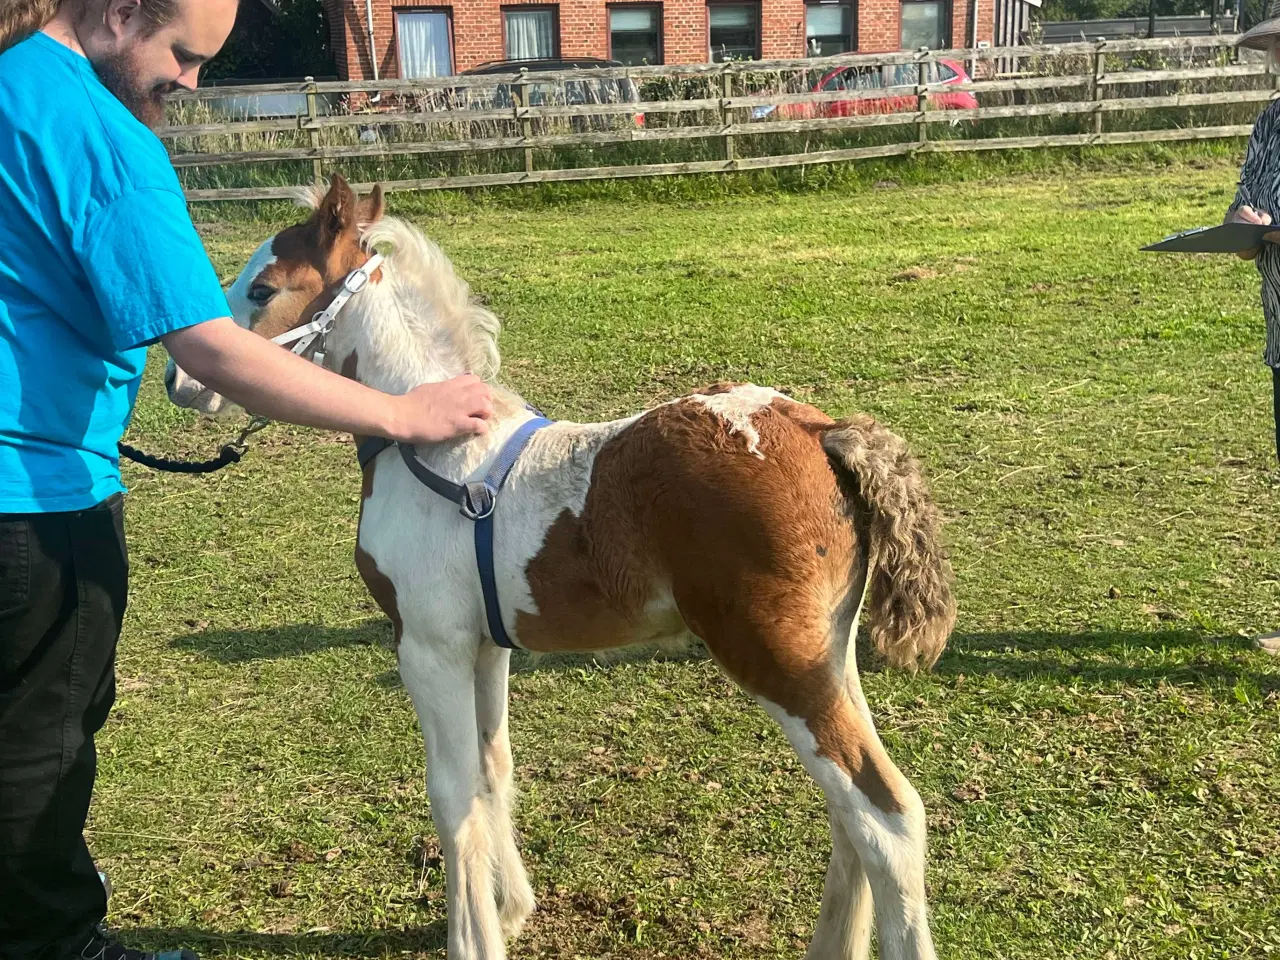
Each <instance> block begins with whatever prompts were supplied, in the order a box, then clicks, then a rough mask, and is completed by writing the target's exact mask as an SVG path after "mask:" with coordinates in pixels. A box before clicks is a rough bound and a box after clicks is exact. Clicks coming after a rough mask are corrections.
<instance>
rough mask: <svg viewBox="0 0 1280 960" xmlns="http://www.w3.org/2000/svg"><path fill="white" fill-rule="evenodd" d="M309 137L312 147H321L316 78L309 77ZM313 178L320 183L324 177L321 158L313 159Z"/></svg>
mask: <svg viewBox="0 0 1280 960" xmlns="http://www.w3.org/2000/svg"><path fill="white" fill-rule="evenodd" d="M306 84H307V139H309V140H310V141H311V149H312V150H319V149H320V128H319V127H317V126H316V113H317V111H316V78H315V77H307V79H306ZM311 179H312V180H314V181H316V182H317V183H319V182H320V181H321V180H323V179H324V169H323V165H322V164H321V162H320V158H319V157H316V158H315V159H313V160H312V161H311Z"/></svg>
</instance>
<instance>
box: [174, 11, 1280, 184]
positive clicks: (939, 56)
mask: <svg viewBox="0 0 1280 960" xmlns="http://www.w3.org/2000/svg"><path fill="white" fill-rule="evenodd" d="M1234 39H1235V38H1234V37H1229V36H1207V37H1195V38H1182V39H1157V40H1123V41H1110V42H1095V43H1076V44H1063V45H1057V46H1035V47H1028V46H1022V47H1006V48H988V49H979V50H951V51H928V52H926V51H921V52H919V53H898V54H850V55H843V56H839V57H829V58H822V59H797V60H775V61H746V62H742V61H739V62H731V63H725V64H696V65H671V66H652V67H650V66H646V67H630V68H610V69H599V70H565V71H556V72H539V73H529V72H527V71H520V72H515V71H513V72H511V73H510V74H506V73H504V74H488V75H481V76H451V77H438V78H432V79H426V80H413V81H402V80H383V81H380V82H371V81H352V82H346V81H343V82H328V83H316V82H307V83H304V84H276V85H260V86H245V87H211V88H200V89H198V90H196V91H192V92H183V93H182V94H178V95H175V96H174V97H172V101H173V106H172V108H171V109H172V110H173V111H174V112H175V113H176V114H178V115H182V114H184V113H185V114H187V115H188V122H183V123H178V124H175V125H172V126H167V127H164V128H162V129H161V130H160V131H159V134H160V136H161V137H162V138H163V139H165V140H166V141H167V142H168V143H169V144H170V146H171V152H172V156H173V162H174V165H175V166H176V167H177V168H179V171H180V173H185V172H187V171H191V170H199V169H204V170H208V169H210V168H216V169H217V170H220V171H223V173H225V174H226V176H225V179H229V180H231V181H232V182H235V181H236V173H235V171H237V170H240V169H242V168H244V167H245V166H246V165H251V168H252V169H255V170H258V171H260V172H261V171H269V170H270V169H275V170H276V171H277V173H276V174H271V173H269V172H263V173H262V175H261V176H259V177H256V178H250V179H254V181H255V182H253V183H250V184H248V185H242V186H225V185H221V184H219V185H213V186H209V185H205V186H199V185H194V186H193V185H191V184H190V183H188V184H187V187H188V189H187V196H188V198H189V199H190V200H193V201H202V200H246V199H269V198H282V197H288V196H290V195H292V193H293V192H294V190H295V189H296V186H295V185H296V184H297V183H299V182H300V181H307V182H310V181H312V180H313V179H314V178H318V177H320V176H322V175H324V174H325V173H326V172H327V171H329V170H343V169H344V166H353V165H357V164H358V163H361V162H367V161H370V160H381V161H385V160H389V159H390V158H397V159H396V162H397V163H401V164H404V163H407V162H408V161H410V160H413V159H414V158H418V160H419V161H421V160H423V159H424V158H425V159H426V160H430V159H431V158H439V157H441V156H446V155H447V156H452V157H457V156H458V155H462V156H464V157H473V158H475V157H484V156H488V155H495V156H499V157H501V158H504V159H502V160H500V161H499V162H500V163H508V164H509V165H510V166H511V167H512V169H506V170H498V171H486V172H479V173H471V174H467V173H458V172H452V173H448V174H445V175H436V176H420V177H403V176H402V177H399V178H396V177H395V176H392V177H391V178H390V179H383V178H382V177H381V176H379V177H378V179H379V181H380V182H382V183H383V186H384V187H385V188H386V189H388V190H434V189H447V188H458V187H480V186H495V185H506V184H523V183H548V182H557V181H572V180H599V179H612V178H623V177H645V176H663V175H673V174H691V173H707V172H728V171H740V170H758V169H765V168H778V167H788V166H798V165H805V164H818V163H831V162H835V161H848V160H862V159H868V158H874V157H889V156H900V155H907V154H918V153H924V152H934V153H937V152H962V151H963V152H967V151H979V150H1005V149H1019V148H1028V147H1052V146H1087V145H1093V144H1132V143H1149V142H1161V141H1179V140H1182V141H1185V140H1205V139H1211V138H1219V137H1242V136H1246V135H1247V134H1248V133H1249V131H1250V129H1251V124H1252V117H1253V115H1254V114H1255V113H1256V112H1257V110H1258V109H1260V107H1261V105H1262V104H1264V103H1265V102H1266V101H1269V100H1271V99H1273V98H1275V97H1276V96H1280V76H1277V75H1276V74H1274V73H1272V72H1271V70H1270V68H1269V66H1268V65H1267V63H1266V62H1265V61H1263V60H1261V59H1253V60H1244V61H1241V59H1240V57H1239V56H1238V55H1237V54H1236V53H1235V52H1234V51H1233V49H1232V44H1233V42H1234ZM941 61H952V62H957V61H959V62H962V63H964V64H965V65H966V67H967V69H968V72H969V73H970V75H971V76H979V77H981V76H983V75H985V74H990V73H991V72H992V71H991V70H990V66H991V65H992V64H994V63H995V62H997V61H1003V62H1005V63H1009V62H1012V63H1014V64H1015V65H1016V68H1017V76H1014V77H999V78H995V79H976V80H970V81H968V82H964V83H955V82H951V83H940V82H930V80H931V78H936V77H937V76H938V70H939V68H937V67H935V66H933V65H935V64H938V63H939V62H941ZM846 68H851V69H853V70H856V71H858V72H860V73H862V74H863V75H871V76H879V77H880V78H882V80H883V81H884V82H887V83H888V84H889V85H887V86H886V85H882V86H877V87H874V88H870V89H844V90H823V89H817V90H815V89H814V87H815V86H816V85H817V84H816V83H815V81H814V78H815V77H821V76H824V75H826V74H828V73H829V72H830V71H833V70H836V69H846ZM942 69H943V70H944V72H948V73H949V72H950V71H949V70H947V69H946V68H945V67H944V68H942ZM876 71H879V72H878V73H877V72H876ZM906 77H910V78H913V79H914V81H915V82H912V83H903V82H902V80H903V79H904V78H906ZM762 78H763V79H762ZM600 80H608V81H617V82H621V84H626V85H627V86H628V89H630V90H633V91H636V90H638V91H640V92H641V99H639V100H635V101H634V102H628V101H626V100H625V99H624V100H622V101H620V102H598V103H577V104H575V103H568V102H565V103H554V102H553V103H545V102H544V103H543V104H541V105H537V104H534V103H532V101H531V98H530V91H531V90H534V89H537V90H544V91H545V90H546V89H547V88H548V87H558V88H559V89H562V90H563V89H566V88H565V87H564V85H565V84H571V85H572V84H573V83H574V82H577V81H589V82H590V81H600ZM617 82H615V83H614V84H613V86H612V87H610V88H609V89H613V90H615V91H616V90H618V89H620V88H621V84H620V83H617ZM597 88H598V85H597ZM1214 88H1219V89H1214ZM495 89H499V90H505V91H506V93H505V99H507V100H508V101H509V102H510V106H506V105H495V104H494V102H493V97H492V95H493V91H494V90H495ZM673 90H675V91H676V92H677V93H678V94H680V95H679V96H673V95H672V91H673ZM957 93H971V94H973V95H974V97H975V98H976V100H977V104H978V105H977V106H976V107H970V108H964V109H939V108H937V107H938V106H939V104H938V101H937V98H938V97H939V96H941V95H944V94H957ZM271 94H293V95H297V96H298V99H299V104H300V105H301V104H303V103H305V109H304V108H302V107H301V106H300V109H299V113H298V116H296V117H286V118H278V119H254V120H242V121H237V120H226V119H220V118H219V119H216V120H215V119H214V118H213V117H212V116H209V117H208V118H207V119H208V120H209V122H190V115H192V114H193V113H196V112H198V110H193V108H194V107H196V105H197V104H199V102H201V101H211V100H216V99H221V98H227V97H235V96H240V97H256V96H263V95H271ZM650 96H652V97H653V98H652V99H645V97H650ZM335 97H341V98H343V99H344V102H342V103H341V104H339V107H338V110H339V112H337V113H335V114H332V115H325V113H324V111H322V110H321V109H320V106H321V105H322V104H326V103H329V102H330V101H332V99H333V98H335ZM887 98H895V100H893V101H890V100H889V99H887ZM500 99H501V98H500ZM904 100H905V104H904ZM375 101H376V102H375ZM993 101H998V102H993ZM477 104H478V108H477ZM836 104H839V106H838V107H836V106H833V105H836ZM1240 105H1250V106H1249V107H1248V110H1247V117H1246V116H1240V114H1242V111H1241V110H1236V111H1235V114H1237V115H1236V116H1232V117H1229V118H1228V122H1213V121H1215V120H1221V115H1222V114H1223V113H1230V112H1231V110H1230V108H1232V107H1239V106H1240ZM1252 105H1257V108H1256V109H1255V108H1254V106H1252ZM904 106H905V109H904V108H903V107H904ZM757 108H765V109H764V110H758V109H757ZM768 108H773V109H772V111H771V112H769V114H768V115H765V116H758V115H759V114H762V113H765V112H766V111H768ZM913 108H914V109H913ZM204 110H205V113H210V111H209V106H208V104H207V103H206V104H205V107H204ZM1189 110H1199V111H1200V113H1201V114H1205V115H1209V119H1210V121H1211V122H1207V123H1205V122H1201V123H1200V124H1198V125H1197V124H1195V123H1194V122H1187V119H1186V112H1187V111H1189ZM1179 111H1182V113H1178V112H1179ZM1215 111H1216V114H1215ZM779 114H782V116H783V118H781V119H779V118H778V115H779ZM1144 114H1145V115H1147V118H1148V120H1151V118H1154V119H1155V121H1156V125H1155V126H1152V125H1151V123H1148V125H1147V127H1146V128H1141V129H1109V126H1110V125H1109V124H1108V123H1107V121H1106V119H1105V118H1107V117H1108V116H1119V115H1124V116H1126V117H1129V118H1132V117H1133V116H1135V115H1144ZM641 115H642V116H643V119H642V120H641ZM1072 117H1074V118H1076V121H1077V123H1076V126H1077V128H1078V129H1076V130H1073V131H1070V132H1061V131H1050V132H1039V131H1037V132H1031V133H1024V134H1023V135H1007V134H1005V135H996V136H984V135H977V136H974V135H972V134H973V133H978V134H982V133H983V132H984V130H985V129H986V128H984V126H983V125H984V123H986V124H987V127H989V126H990V123H989V122H990V121H1000V122H1009V121H1026V120H1028V119H1030V118H1046V119H1054V120H1056V121H1062V120H1065V119H1066V118H1072ZM1201 119H1202V121H1203V117H1202V118H1201ZM964 121H969V123H967V124H966V123H964ZM641 122H643V125H640V124H641ZM556 123H559V124H561V126H562V127H563V126H566V125H567V126H569V127H570V129H569V130H568V131H567V132H564V131H563V130H562V129H560V128H556V127H555V124H556ZM486 124H487V125H488V127H489V129H488V130H487V132H486V133H485V134H484V135H474V134H471V133H469V132H470V131H474V130H475V129H476V127H477V126H484V125H486ZM593 125H594V126H599V125H603V126H604V129H595V128H594V126H593ZM582 126H587V127H589V128H590V129H581V127H582ZM886 128H896V129H897V130H899V131H905V132H906V134H907V137H906V138H905V139H895V140H893V141H892V142H878V143H865V142H864V143H859V144H856V145H839V144H837V145H835V146H830V145H826V146H825V147H824V148H820V149H810V148H811V146H812V142H811V141H812V139H813V138H815V137H816V138H818V139H820V140H821V138H822V137H830V136H831V135H834V134H839V135H850V134H859V135H866V134H868V133H869V132H871V131H874V130H877V129H881V130H883V129H886ZM369 131H373V132H372V133H370V132H369ZM378 131H390V132H387V133H378ZM889 132H894V131H893V130H892V129H891V130H889ZM778 135H791V138H790V139H789V140H783V141H782V142H783V143H784V149H783V150H782V152H771V150H770V149H769V148H768V146H767V144H768V143H769V142H771V141H772V142H773V143H777V142H779V141H778V140H777V139H772V138H777V137H778ZM801 137H803V138H804V142H803V143H801V144H800V145H801V146H802V147H803V149H801V150H795V149H786V146H788V145H790V146H794V145H795V141H796V140H797V139H799V138H801ZM255 138H256V140H257V141H259V142H258V143H256V144H255V143H254V142H253V141H254V140H255ZM334 139H337V140H338V141H339V142H332V141H333V140H334ZM326 140H329V141H330V142H325V141H326ZM210 141H217V143H216V144H215V146H214V147H213V148H212V149H210V148H209V147H208V146H207V145H208V143H209V142H210ZM370 141H371V142H370ZM681 141H686V142H687V141H696V142H699V143H701V144H702V147H701V149H703V151H704V152H714V154H715V155H714V156H712V157H709V158H700V159H686V160H683V161H674V162H673V161H670V160H667V161H664V162H657V163H628V162H626V159H627V158H626V157H625V156H622V157H620V158H619V157H617V156H615V162H610V163H607V164H598V163H594V164H593V163H588V165H585V166H582V165H576V164H573V165H564V164H558V165H552V166H545V165H539V164H538V163H536V162H535V161H536V159H537V158H538V157H539V156H543V155H546V156H549V157H550V158H551V159H552V161H553V162H554V161H556V160H557V159H558V158H559V157H560V156H561V154H563V153H565V152H572V151H575V150H576V151H577V153H578V155H582V154H586V155H587V159H588V160H590V159H591V158H592V156H593V151H595V150H598V149H599V148H601V147H604V146H606V145H609V146H613V147H617V146H619V145H633V144H655V143H659V144H672V143H675V142H681ZM282 143H283V145H282ZM743 143H748V144H750V145H759V144H761V143H765V144H766V146H765V147H764V148H761V149H757V150H756V151H755V155H748V154H749V153H750V152H751V151H744V150H743V149H741V148H740V145H741V144H743ZM228 146H230V147H231V148H230V149H228V148H227V147H228ZM821 146H823V145H822V144H820V147H821ZM558 151H559V153H558ZM614 154H615V155H617V154H619V151H618V150H614ZM579 158H580V157H579ZM618 159H621V161H622V162H617V160H618ZM282 164H283V165H288V164H292V166H291V167H288V169H289V170H291V171H292V176H293V180H292V182H290V181H288V180H286V181H285V182H261V181H262V180H263V178H264V177H265V178H268V179H269V178H270V177H272V176H274V177H275V178H276V180H277V181H278V180H279V179H280V178H279V175H278V171H279V169H280V167H278V166H276V167H274V168H273V167H272V166H271V165H282ZM188 179H190V178H188ZM356 179H357V180H358V178H356ZM360 186H368V184H364V183H361V184H360Z"/></svg>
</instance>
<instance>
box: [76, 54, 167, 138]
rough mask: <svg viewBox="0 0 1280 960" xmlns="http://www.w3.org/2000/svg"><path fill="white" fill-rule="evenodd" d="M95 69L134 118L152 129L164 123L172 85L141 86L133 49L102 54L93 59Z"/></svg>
mask: <svg viewBox="0 0 1280 960" xmlns="http://www.w3.org/2000/svg"><path fill="white" fill-rule="evenodd" d="M93 69H94V70H95V71H97V74H98V79H99V80H101V81H102V85H103V86H104V87H106V88H107V89H108V90H110V91H111V92H112V93H113V94H115V97H116V99H117V100H119V101H120V102H121V103H123V104H124V105H125V107H127V108H128V110H129V112H130V113H132V114H133V115H134V116H135V117H137V118H138V119H139V120H141V121H142V122H143V123H145V124H146V125H147V126H148V127H150V128H151V129H152V130H154V129H155V128H156V127H159V126H162V125H163V124H164V98H165V94H167V93H169V91H170V90H171V89H172V88H173V84H169V83H163V84H160V85H158V86H148V87H144V86H142V84H141V82H140V81H139V79H138V68H137V65H136V64H135V63H134V58H133V54H132V51H129V50H123V51H121V52H120V53H113V54H110V55H108V56H105V57H102V58H100V59H98V60H97V61H95V62H94V64H93Z"/></svg>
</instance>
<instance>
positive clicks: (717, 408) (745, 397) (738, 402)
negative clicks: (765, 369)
mask: <svg viewBox="0 0 1280 960" xmlns="http://www.w3.org/2000/svg"><path fill="white" fill-rule="evenodd" d="M686 399H688V400H691V401H695V402H697V403H701V404H702V405H703V406H705V407H706V408H707V409H708V410H710V411H711V412H712V413H714V414H715V415H716V416H718V417H719V418H720V419H721V420H723V421H724V422H725V423H726V424H727V425H728V427H729V432H730V433H735V434H740V435H741V436H742V438H743V439H744V440H746V441H747V453H750V454H751V455H752V456H756V457H759V458H760V459H761V460H763V459H764V454H763V453H761V452H760V431H758V430H757V429H756V427H755V424H754V423H752V422H751V418H752V417H754V416H755V415H756V414H757V413H759V412H760V411H761V410H764V409H765V408H766V407H768V406H769V405H770V404H771V403H773V401H775V400H778V399H785V397H784V396H783V394H781V393H778V391H777V390H770V389H769V388H768V387H757V386H755V385H754V384H746V385H744V386H741V387H734V388H733V389H732V390H729V391H726V392H725V393H715V394H702V393H699V394H694V395H693V396H691V397H687V398H686Z"/></svg>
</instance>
